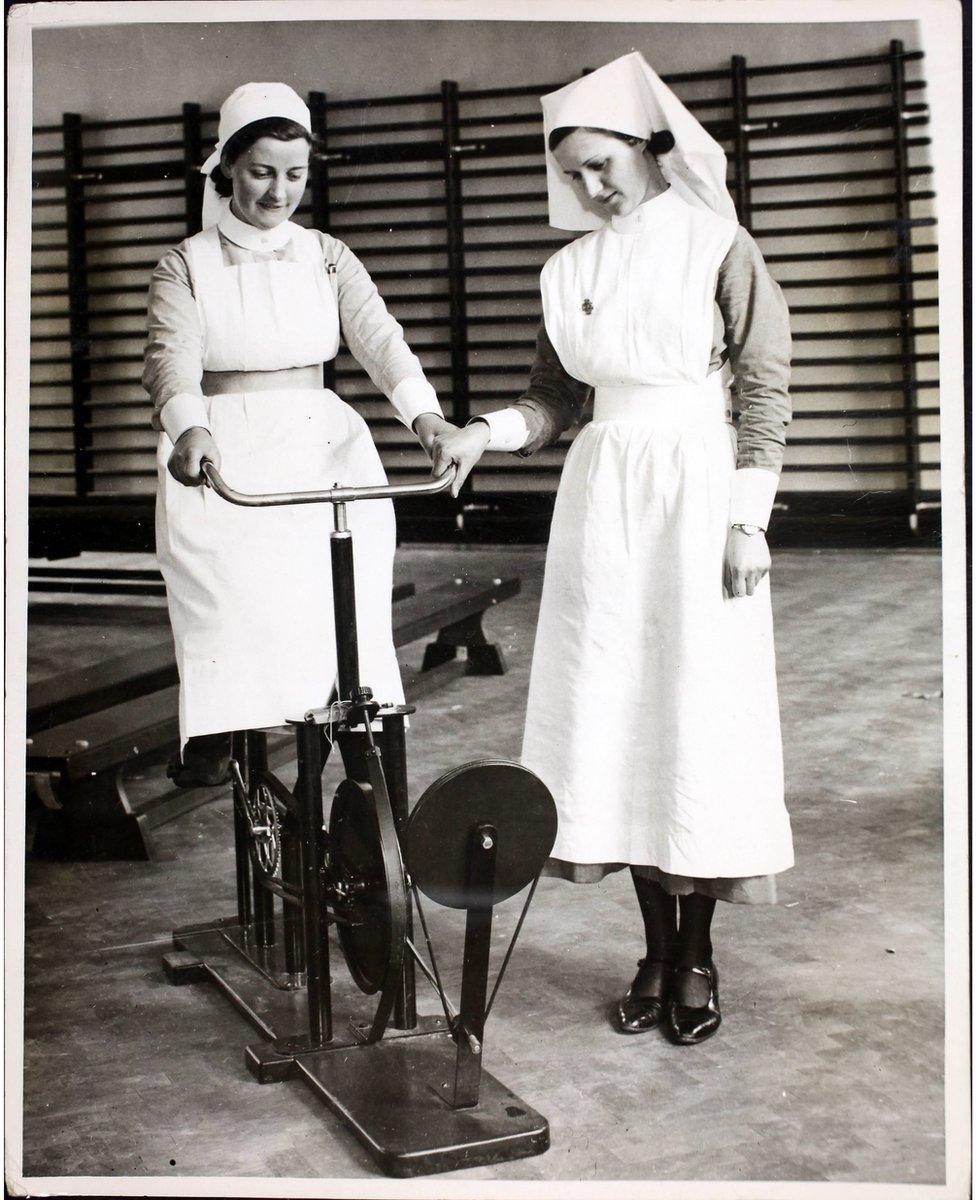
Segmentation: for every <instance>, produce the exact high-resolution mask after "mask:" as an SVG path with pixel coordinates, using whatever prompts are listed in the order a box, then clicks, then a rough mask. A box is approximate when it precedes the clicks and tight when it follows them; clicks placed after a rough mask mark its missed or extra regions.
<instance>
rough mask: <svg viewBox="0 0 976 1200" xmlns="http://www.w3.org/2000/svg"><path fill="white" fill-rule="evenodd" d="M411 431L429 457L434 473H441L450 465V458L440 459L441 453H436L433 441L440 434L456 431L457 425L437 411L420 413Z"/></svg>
mask: <svg viewBox="0 0 976 1200" xmlns="http://www.w3.org/2000/svg"><path fill="white" fill-rule="evenodd" d="M413 431H414V433H415V434H416V435H417V437H418V438H419V440H420V444H421V446H422V447H423V450H424V453H425V454H426V455H427V457H428V458H429V459H430V461H431V464H432V465H433V468H434V470H433V473H434V474H435V475H443V474H444V472H445V471H446V470H447V469H448V468H449V467H450V465H451V463H450V460H447V461H446V462H444V461H442V457H443V456H441V455H438V454H437V453H436V449H437V448H436V446H435V445H434V442H435V441H436V439H437V438H438V437H440V436H441V434H444V433H457V426H456V425H452V424H451V422H450V421H448V420H445V418H444V417H442V416H441V415H440V414H439V413H432V412H429V413H421V414H420V416H419V417H418V418H417V419H416V420H415V421H414V423H413Z"/></svg>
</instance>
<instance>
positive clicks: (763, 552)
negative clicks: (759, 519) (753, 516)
mask: <svg viewBox="0 0 976 1200" xmlns="http://www.w3.org/2000/svg"><path fill="white" fill-rule="evenodd" d="M771 565H772V560H771V558H770V556H769V546H768V545H767V544H766V535H765V533H763V532H762V530H760V531H759V532H758V533H744V532H743V531H742V530H741V529H736V528H735V526H732V528H730V529H729V536H728V538H727V539H726V542H725V567H724V572H723V579H722V582H723V584H724V586H725V592H726V595H728V596H732V597H738V596H751V595H752V594H753V593H754V592H755V590H756V588H757V587H758V586H759V583H760V581H761V580H762V578H763V576H764V575H768V574H769V568H770V566H771Z"/></svg>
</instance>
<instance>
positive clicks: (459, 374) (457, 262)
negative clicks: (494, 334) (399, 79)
mask: <svg viewBox="0 0 976 1200" xmlns="http://www.w3.org/2000/svg"><path fill="white" fill-rule="evenodd" d="M441 101H442V113H443V118H442V119H443V134H442V136H443V139H444V189H445V197H446V201H447V276H448V288H449V300H450V310H449V311H450V322H451V390H452V392H453V394H454V411H453V414H452V415H453V419H454V423H455V424H456V425H464V424H465V423H466V422H467V420H468V418H469V417H470V416H471V398H470V389H469V387H468V313H467V305H466V302H465V284H464V226H463V224H462V214H463V205H462V190H461V160H460V155H459V153H458V149H457V145H458V139H459V137H460V123H459V105H458V85H457V84H456V83H455V82H454V81H453V80H449V79H445V80H444V82H443V83H442V84H441Z"/></svg>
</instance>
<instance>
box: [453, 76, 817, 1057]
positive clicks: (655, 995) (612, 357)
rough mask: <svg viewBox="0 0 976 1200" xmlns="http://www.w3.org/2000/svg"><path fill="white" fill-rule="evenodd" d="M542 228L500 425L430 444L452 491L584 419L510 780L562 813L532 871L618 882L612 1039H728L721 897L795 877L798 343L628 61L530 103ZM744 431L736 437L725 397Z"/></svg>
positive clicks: (567, 470)
mask: <svg viewBox="0 0 976 1200" xmlns="http://www.w3.org/2000/svg"><path fill="white" fill-rule="evenodd" d="M542 105H543V113H544V118H545V134H546V143H547V155H546V161H547V167H548V185H549V217H550V223H551V224H552V225H554V226H555V227H557V228H559V229H572V230H588V231H591V232H588V233H586V234H585V236H583V237H580V238H578V239H577V240H576V241H573V242H571V243H570V244H569V245H567V246H565V247H564V248H563V249H561V250H559V251H558V252H557V253H556V254H554V255H553V256H552V258H550V259H549V261H548V262H547V263H546V265H545V267H544V268H543V271H542V276H541V288H542V307H543V314H544V324H543V327H542V329H541V330H540V332H539V336H538V342H537V356H536V361H535V364H534V366H533V368H532V372H531V376H530V383H529V387H528V389H527V390H526V392H525V393H524V395H523V396H521V397H520V398H519V399H518V400H517V401H516V403H515V404H514V405H513V406H512V407H510V408H507V409H504V410H501V411H499V412H493V413H488V414H486V415H484V416H482V417H480V418H475V419H474V421H473V422H472V423H471V424H470V425H469V426H468V427H466V428H465V429H463V430H461V431H459V432H458V433H456V434H449V435H447V436H446V437H444V438H442V439H440V441H441V449H442V451H443V452H444V453H445V454H446V455H448V456H449V457H450V458H452V459H453V460H454V461H456V462H457V463H458V464H459V466H460V473H461V475H462V476H463V475H464V474H465V473H466V472H467V471H468V470H470V468H471V466H472V465H473V463H474V462H475V461H477V459H478V457H479V456H480V454H481V453H482V452H483V450H484V449H486V448H487V449H490V450H509V451H516V452H517V453H519V454H522V455H527V454H531V453H532V452H534V451H535V450H537V449H538V448H539V447H540V446H544V445H548V444H550V443H552V442H554V441H555V440H556V439H557V438H558V437H559V435H560V434H561V433H562V431H563V430H564V429H566V428H568V427H569V426H570V425H571V424H572V423H573V422H574V421H576V420H577V419H578V417H579V415H580V412H581V409H582V407H583V405H584V403H586V402H587V401H588V400H589V398H590V397H591V396H592V399H593V420H592V421H591V422H590V423H589V424H587V425H585V426H584V427H583V428H582V429H581V431H580V432H579V433H578V434H577V436H576V438H575V440H574V442H573V444H572V446H571V448H570V450H569V453H568V455H567V457H566V463H565V466H564V469H563V474H562V478H561V481H560V484H559V491H558V495H557V498H556V506H555V511H554V515H553V520H552V530H551V534H550V541H549V548H548V553H547V559H546V571H545V582H544V587H543V595H542V604H541V610H540V614H539V625H538V632H537V636H536V644H535V653H534V658H533V663H532V675H531V684H530V689H529V699H528V712H527V716H526V726H525V738H524V743H523V762H524V763H525V765H526V766H528V767H530V768H532V769H533V770H534V771H536V772H537V773H538V774H539V775H540V776H541V778H542V779H543V780H544V781H545V782H546V784H548V786H549V787H550V789H551V790H552V792H553V794H554V795H555V797H556V801H557V805H558V808H559V833H558V837H557V840H556V844H555V847H554V850H553V855H554V857H553V860H552V861H551V862H550V864H549V871H550V872H551V873H553V874H557V875H560V876H562V877H564V878H567V879H571V880H574V881H577V882H592V881H596V880H598V879H600V878H602V877H603V876H604V875H605V874H607V873H608V872H610V871H614V870H618V869H621V868H623V867H629V868H630V870H631V873H632V876H633V881H634V886H635V888H636V891H637V897H638V902H639V905H640V910H641V916H642V919H643V924H644V932H645V935H646V940H647V953H646V957H645V958H643V959H641V961H640V963H639V965H638V971H637V975H636V977H635V978H634V980H633V983H632V984H631V986H630V988H629V990H628V991H627V992H626V994H625V995H623V996H622V997H621V999H620V1000H619V1001H618V1002H617V1003H616V1004H615V1006H614V1023H615V1025H616V1027H617V1028H618V1030H619V1031H620V1032H622V1033H641V1032H644V1031H646V1030H649V1029H652V1028H655V1027H657V1026H661V1027H663V1028H664V1030H665V1031H666V1033H668V1035H669V1036H670V1037H671V1039H672V1040H673V1041H675V1042H676V1043H679V1044H693V1043H695V1042H700V1041H702V1040H704V1039H705V1038H706V1037H709V1036H710V1035H711V1034H713V1033H714V1032H715V1031H716V1030H717V1028H718V1026H719V1023H720V1020H721V1015H720V1010H719V1003H718V975H717V971H716V969H715V963H714V959H713V955H712V943H711V919H712V914H713V910H714V906H715V901H716V899H721V900H727V901H734V902H744V903H756V902H761V901H771V900H773V899H775V881H774V879H773V876H774V875H775V874H776V873H777V872H779V871H783V870H785V869H787V868H788V867H790V866H792V863H793V850H792V839H791V833H790V822H789V817H788V815H787V811H786V808H785V805H784V801H783V770H782V752H781V741H780V728H779V712H778V704H777V696H776V674H775V661H774V654H773V630H772V616H771V609H770V596H769V581H768V577H767V571H768V569H769V552H768V549H767V546H766V540H765V534H764V531H765V528H766V524H767V522H768V519H769V514H770V510H771V507H772V503H773V497H774V494H775V491H776V486H777V483H778V476H779V471H780V466H781V463H782V457H783V445H784V440H785V429H786V426H787V424H788V422H789V419H790V402H789V396H788V390H787V389H788V383H789V360H790V336H789V320H788V313H787V311H786V307H785V304H784V303H783V299H782V296H781V294H780V292H779V289H778V287H777V286H776V284H775V283H774V282H773V280H772V279H771V278H770V276H769V274H768V272H767V270H766V267H765V264H764V263H763V260H762V257H761V255H760V253H759V250H758V249H757V247H756V244H755V242H754V241H753V240H752V238H751V237H750V236H749V234H748V233H747V232H746V231H745V230H744V229H742V228H741V227H739V226H738V224H737V223H736V220H735V210H734V207H733V205H732V201H731V199H730V197H729V194H728V191H727V190H726V185H725V171H726V164H725V156H724V154H723V153H722V150H721V148H720V147H719V146H718V144H717V143H716V142H715V141H714V140H713V139H712V138H711V137H710V136H709V135H708V134H707V133H706V132H705V130H704V129H702V127H701V126H700V125H699V124H698V122H697V121H696V120H695V119H694V117H693V116H692V115H691V114H690V113H689V112H688V111H687V109H685V108H684V106H683V105H682V104H681V103H680V101H679V100H678V99H677V98H676V97H675V96H674V95H673V94H672V92H671V91H670V90H669V89H668V88H667V87H666V86H665V85H664V84H663V83H662V81H661V80H660V79H659V78H658V76H657V75H655V73H654V72H653V71H652V70H651V68H650V67H649V66H648V65H647V63H646V62H645V61H644V59H643V58H642V56H641V55H640V54H636V53H634V54H628V55H625V56H624V57H623V58H620V59H617V60H616V61H614V62H611V63H609V64H608V65H606V66H604V67H601V68H600V69H599V70H597V71H594V72H592V73H591V74H589V75H586V76H584V77H583V78H581V79H579V80H577V81H575V82H573V83H571V84H569V85H568V86H566V87H564V88H560V89H559V90H558V91H556V92H552V93H550V94H549V95H546V96H543V98H542ZM730 372H731V375H732V376H733V377H734V384H735V390H736V393H737V397H738V405H739V408H740V412H741V415H740V418H739V423H738V430H737V432H736V430H734V429H733V426H732V424H731V405H730V396H729V386H728V380H729V374H730Z"/></svg>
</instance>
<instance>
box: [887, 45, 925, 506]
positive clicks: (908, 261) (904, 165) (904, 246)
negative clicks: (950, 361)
mask: <svg viewBox="0 0 976 1200" xmlns="http://www.w3.org/2000/svg"><path fill="white" fill-rule="evenodd" d="M890 50H891V64H890V69H891V131H892V137H893V145H894V175H895V179H894V183H895V217H896V223H895V257H896V259H897V264H898V334H899V341H900V346H901V359H902V361H901V378H902V397H903V405H904V409H905V476H906V485H907V490H908V501H909V504H910V505H911V515H914V513H915V512H916V511H917V506H918V502H919V498H920V490H921V480H920V478H919V461H918V460H919V445H918V391H917V388H916V383H917V378H916V374H917V373H916V370H915V362H914V354H915V298H914V295H913V292H912V227H911V225H910V224H909V221H910V219H911V202H910V199H909V187H908V138H907V134H906V130H905V63H904V60H903V58H902V55H903V54H904V53H905V47H904V44H903V43H902V42H900V41H899V40H898V39H894V40H893V41H892V42H891V47H890Z"/></svg>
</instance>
